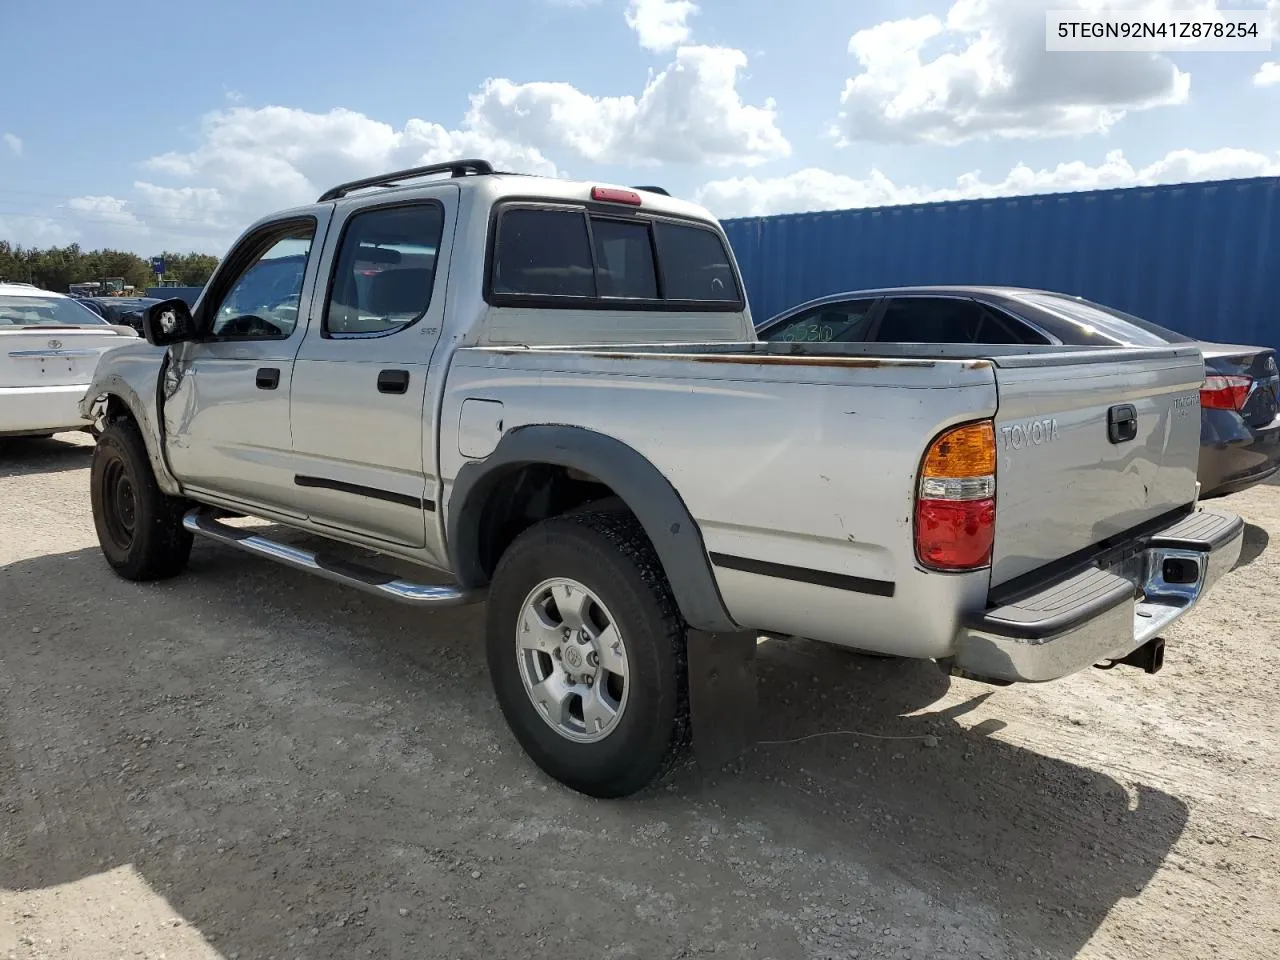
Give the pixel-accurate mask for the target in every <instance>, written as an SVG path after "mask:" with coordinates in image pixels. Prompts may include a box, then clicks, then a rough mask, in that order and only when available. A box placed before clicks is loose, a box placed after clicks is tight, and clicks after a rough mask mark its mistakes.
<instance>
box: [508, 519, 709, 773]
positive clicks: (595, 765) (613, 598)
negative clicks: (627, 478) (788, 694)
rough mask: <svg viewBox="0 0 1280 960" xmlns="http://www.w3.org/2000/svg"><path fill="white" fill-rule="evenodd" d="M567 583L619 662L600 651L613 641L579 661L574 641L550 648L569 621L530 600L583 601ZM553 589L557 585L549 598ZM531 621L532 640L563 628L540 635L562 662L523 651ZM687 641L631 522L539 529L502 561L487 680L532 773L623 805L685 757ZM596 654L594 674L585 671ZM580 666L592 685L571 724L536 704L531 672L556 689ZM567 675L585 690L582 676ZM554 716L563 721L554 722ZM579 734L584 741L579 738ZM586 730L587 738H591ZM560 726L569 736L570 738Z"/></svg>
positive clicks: (551, 524)
mask: <svg viewBox="0 0 1280 960" xmlns="http://www.w3.org/2000/svg"><path fill="white" fill-rule="evenodd" d="M565 581H569V582H572V583H576V584H577V585H579V586H580V587H582V588H584V591H585V592H586V593H588V594H590V595H591V598H592V599H591V601H588V602H587V604H586V605H585V607H584V608H585V609H587V610H588V614H587V615H586V616H585V617H583V618H579V619H580V620H581V619H586V620H589V621H590V627H589V629H590V631H591V632H593V633H599V631H600V630H601V625H602V624H604V623H608V624H609V625H611V627H612V628H614V629H616V631H617V635H619V636H620V638H621V641H622V643H621V648H620V649H621V654H620V655H619V648H615V647H613V646H612V645H609V650H610V651H612V652H611V653H608V652H606V650H605V645H606V644H607V643H608V639H609V636H612V634H610V635H609V636H605V635H604V634H599V636H596V637H594V638H593V639H592V643H594V644H595V646H594V647H593V646H591V645H590V644H589V645H588V646H585V647H583V646H579V647H578V650H579V651H582V650H586V651H587V652H586V653H585V654H582V653H578V654H577V655H575V653H574V652H573V651H572V650H571V649H570V648H571V646H573V645H574V644H576V643H577V642H578V640H577V639H575V640H574V641H573V642H570V641H568V640H564V641H561V640H559V639H556V637H558V636H562V635H563V634H562V632H561V627H563V626H564V624H569V623H571V622H572V620H573V614H572V613H570V614H565V613H562V612H561V611H560V609H559V607H558V606H556V605H554V603H552V604H549V605H546V606H542V605H539V603H537V602H536V599H537V596H543V595H544V594H543V593H539V591H547V590H549V591H551V592H552V593H553V594H555V592H556V591H557V590H560V591H561V594H560V595H564V596H568V597H569V598H570V600H571V602H574V598H578V601H577V602H580V598H581V594H579V593H575V592H574V591H572V590H569V591H568V593H565V592H564V588H565ZM549 582H553V583H554V584H559V586H554V585H553V586H552V587H547V586H546V585H547V584H548V583H549ZM535 595H536V596H535ZM566 609H568V606H566ZM548 611H550V612H548ZM526 614H528V615H529V616H531V617H537V618H540V619H538V620H536V621H534V620H530V621H528V622H530V623H534V630H533V634H534V635H535V636H538V637H540V636H543V635H544V634H542V633H539V630H546V626H545V625H546V624H547V623H551V624H555V623H556V622H557V618H559V623H560V626H553V628H552V630H551V631H550V632H549V633H546V634H545V635H546V636H548V637H550V638H551V639H550V640H548V642H553V643H562V644H563V645H562V647H559V648H557V651H558V652H557V651H550V652H548V651H531V650H530V648H529V647H530V644H533V643H535V641H534V640H530V639H528V638H529V636H530V632H529V631H527V630H523V627H524V624H525V623H526V619H525V618H526ZM685 631H686V627H685V623H684V621H683V619H682V618H681V617H680V613H679V610H678V609H677V607H676V603H675V600H674V598H673V597H672V595H671V588H670V587H669V585H668V584H667V580H666V576H665V574H664V573H663V572H662V566H661V564H660V563H659V562H658V558H657V555H656V554H655V553H654V550H653V547H652V545H651V544H650V543H649V539H648V537H646V536H645V534H644V531H643V530H642V529H641V527H640V525H639V523H637V522H636V520H635V518H634V517H632V516H631V515H630V514H628V513H619V512H603V513H602V512H595V513H580V514H575V515H570V516H562V517H556V518H553V519H550V520H545V521H543V522H541V523H538V524H536V525H534V526H533V527H531V528H529V529H528V530H526V531H525V532H524V533H522V534H521V535H520V536H519V537H517V538H516V540H515V542H514V543H512V544H511V546H510V547H509V548H508V549H507V551H506V552H505V553H504V554H503V556H502V559H501V561H500V562H499V564H498V568H497V571H496V572H495V574H494V577H493V583H492V586H491V588H490V593H489V602H488V622H487V628H486V644H487V653H488V660H489V674H490V677H491V679H492V681H493V687H494V692H495V693H496V695H497V698H498V704H499V706H500V707H501V708H502V713H503V715H504V716H505V717H506V720H507V723H508V725H509V726H510V727H511V731H512V733H514V734H515V737H516V739H517V740H518V741H519V742H520V745H521V746H522V747H523V748H524V750H525V752H526V753H528V755H529V756H530V758H531V759H532V760H533V761H534V763H536V764H537V765H538V766H539V767H541V768H542V769H543V770H544V771H546V772H547V773H548V774H550V775H551V776H552V777H554V778H555V779H557V780H559V781H560V782H561V783H563V784H565V785H566V786H568V787H570V788H572V789H574V790H577V791H579V792H580V793H585V794H587V795H588V796H592V797H601V798H614V797H624V796H628V795H630V794H632V793H635V792H637V791H639V790H641V789H643V788H644V787H645V786H647V785H649V784H650V783H652V782H654V781H655V780H658V779H661V778H662V777H664V776H665V775H666V774H667V773H668V772H669V771H670V770H671V769H672V768H673V767H674V766H675V765H676V763H677V762H678V761H679V760H680V758H681V756H682V755H683V754H684V752H685V750H686V749H687V748H688V746H689V739H690V727H689V690H688V678H687V672H686V671H687V659H686V652H685ZM571 632H572V631H571ZM601 636H603V637H604V641H605V642H604V643H600V642H599V640H600V637H601ZM522 637H523V638H524V639H523V642H522V640H521V638H522ZM575 637H577V634H575ZM596 650H599V651H600V652H601V653H606V656H604V657H601V656H600V654H599V653H596ZM593 654H594V655H595V660H596V667H595V668H593V667H591V666H590V663H591V661H592V656H593ZM584 659H585V661H586V663H587V664H588V666H584V667H582V669H584V670H592V669H594V670H595V674H594V677H593V678H592V680H591V683H590V685H580V686H578V687H575V688H574V689H579V690H582V691H584V694H583V695H582V696H580V697H579V699H578V703H577V713H576V714H575V713H574V708H573V703H572V699H571V697H570V698H566V702H568V703H569V706H568V709H567V713H566V711H565V710H564V709H560V710H556V709H555V708H551V709H548V710H546V711H544V710H543V709H540V708H539V707H538V706H536V705H535V701H534V697H535V695H534V693H533V692H532V690H533V689H535V687H534V686H533V685H532V683H533V681H534V680H536V679H537V676H538V675H539V673H538V671H540V670H542V669H546V668H547V666H548V664H550V665H551V667H550V669H551V670H552V672H555V671H560V672H559V673H557V677H560V678H563V677H564V676H565V672H567V671H569V670H570V669H571V667H570V664H575V665H581V664H582V663H583V661H584ZM614 665H617V666H618V667H620V668H625V669H624V670H623V673H622V674H618V673H611V672H610V668H612V667H614ZM531 674H532V676H531ZM574 676H576V678H577V679H578V680H582V679H583V676H584V675H583V674H576V675H574ZM619 680H621V682H619ZM559 689H563V687H561V688H559ZM571 696H572V695H571ZM588 701H590V705H589V702H588ZM600 703H606V704H613V705H614V706H616V707H617V711H616V715H615V716H614V717H613V718H612V719H611V720H610V721H608V724H607V725H603V721H601V720H600V717H601V716H602V715H604V714H605V713H607V710H602V709H601V708H600V706H599V704H600ZM556 712H558V713H559V714H560V718H562V719H563V722H560V721H559V720H558V719H553V718H552V715H553V713H556ZM588 721H590V724H589V723H588ZM579 723H581V726H582V728H583V729H582V730H578V729H576V728H577V727H578V725H579ZM591 724H593V725H594V729H589V728H588V727H589V726H590V725H591ZM566 727H573V728H574V729H573V730H568V731H567V732H566ZM602 727H603V728H602Z"/></svg>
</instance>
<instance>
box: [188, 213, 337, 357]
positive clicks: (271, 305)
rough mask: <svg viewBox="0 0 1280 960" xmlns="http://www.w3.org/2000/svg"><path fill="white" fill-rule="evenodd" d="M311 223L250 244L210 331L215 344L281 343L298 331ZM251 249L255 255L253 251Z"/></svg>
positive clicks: (308, 253) (312, 228) (302, 224)
mask: <svg viewBox="0 0 1280 960" xmlns="http://www.w3.org/2000/svg"><path fill="white" fill-rule="evenodd" d="M315 229H316V228H315V223H314V221H307V222H305V223H294V224H291V225H289V226H288V227H285V228H283V229H281V230H273V231H268V232H266V233H264V234H263V235H262V236H261V237H260V238H258V239H257V240H256V241H251V247H250V250H249V251H248V253H249V257H248V261H249V262H248V265H247V266H246V267H245V268H244V269H243V270H242V271H241V273H240V275H239V276H238V277H237V278H236V279H235V281H234V282H233V283H232V284H231V287H230V289H228V290H227V292H226V294H224V295H223V297H222V300H221V302H220V303H219V304H218V308H217V310H216V311H214V315H213V322H212V324H211V325H210V328H209V332H210V334H212V336H213V337H214V338H215V339H219V340H285V339H287V338H288V337H289V336H291V335H292V334H293V331H294V330H295V329H297V326H298V309H299V307H300V306H301V299H302V279H303V277H304V276H305V274H306V272H307V258H308V257H309V256H310V255H311V241H312V240H313V239H314V237H315ZM255 248H256V250H255Z"/></svg>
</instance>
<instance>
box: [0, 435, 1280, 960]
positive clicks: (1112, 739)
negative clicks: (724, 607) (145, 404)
mask: <svg viewBox="0 0 1280 960" xmlns="http://www.w3.org/2000/svg"><path fill="white" fill-rule="evenodd" d="M89 449H90V448H89V447H88V445H87V441H86V440H85V439H83V438H80V437H74V436H73V437H69V438H66V437H62V438H58V439H55V440H52V441H42V442H41V441H28V442H24V443H14V444H11V445H10V446H9V447H8V448H7V450H6V452H5V454H4V459H3V460H2V461H0V564H2V565H3V571H2V572H0V640H2V644H0V958H3V957H6V956H7V957H16V958H21V960H35V958H52V957H57V958H77V960H79V958H85V960H105V958H115V957H130V958H133V957H146V958H158V957H168V958H170V960H174V958H184V960H186V958H192V960H205V958H219V957H220V958H224V960H226V958H240V960H249V958H276V960H294V958H319V960H331V958H356V957H380V958H391V960H395V958H405V960H409V958H415V960H416V958H423V957H445V958H448V957H486V958H492V957H514V956H531V955H554V956H556V957H557V958H558V960H573V958H578V957H583V958H593V960H600V958H630V957H634V958H646V960H648V958H665V957H692V956H696V955H700V954H710V953H720V954H723V955H726V956H733V957H762V958H792V957H797V958H801V957H803V958H823V957H841V958H843V957H862V958H875V960H882V958H895V957H904V958H931V960H932V958H948V957H955V958H977V957H987V958H1013V957H1018V958H1021V957H1044V958H1050V957H1090V958H1093V957H1113V958H1121V957H1124V958H1127V957H1151V958H1157V957H1158V958H1161V960H1180V958H1193V957H1194V958H1202V957H1211V956H1212V957H1257V958H1264V957H1275V956H1277V955H1280V879H1278V876H1277V874H1278V871H1277V867H1276V864H1277V862H1278V861H1280V792H1278V789H1277V780H1276V774H1277V769H1278V767H1280V764H1278V762H1277V761H1278V759H1280V705H1278V704H1277V698H1276V693H1275V691H1276V681H1277V679H1278V677H1277V668H1276V665H1275V659H1274V652H1273V651H1274V648H1275V645H1276V640H1277V637H1278V636H1280V591H1278V590H1277V589H1276V576H1277V571H1280V563H1278V562H1277V559H1276V557H1277V553H1276V551H1275V550H1268V549H1266V546H1267V542H1268V538H1269V537H1270V536H1276V535H1280V487H1276V486H1263V487H1259V488H1255V489H1254V490H1251V491H1248V492H1246V493H1244V494H1241V495H1238V496H1236V497H1234V498H1232V499H1231V500H1229V501H1226V505H1227V506H1229V507H1230V508H1231V509H1234V510H1236V511H1238V512H1240V513H1242V514H1243V515H1244V516H1245V517H1246V518H1247V519H1248V520H1249V521H1250V523H1251V525H1250V527H1249V532H1248V541H1247V545H1246V553H1245V557H1244V558H1243V561H1242V565H1241V567H1240V568H1239V569H1237V570H1236V571H1235V572H1234V573H1232V574H1231V575H1230V576H1229V577H1228V578H1227V579H1226V580H1224V581H1223V582H1222V583H1221V584H1220V585H1219V586H1218V588H1217V589H1216V591H1215V592H1214V593H1213V595H1212V596H1211V598H1210V599H1209V600H1208V601H1207V602H1206V603H1205V604H1203V605H1202V606H1201V607H1200V608H1198V609H1197V611H1196V612H1195V613H1194V614H1192V615H1191V616H1190V617H1188V618H1187V619H1186V620H1184V621H1183V622H1182V623H1181V624H1180V625H1179V626H1178V627H1177V628H1176V629H1175V630H1174V631H1172V633H1171V634H1170V635H1169V651H1168V664H1167V666H1166V668H1165V670H1164V672H1163V673H1161V674H1160V675H1159V676H1158V677H1147V676H1145V675H1143V674H1141V673H1139V672H1137V671H1133V670H1116V671H1113V672H1111V673H1103V672H1101V671H1097V670H1090V671H1087V672H1084V673H1081V674H1078V675H1077V676H1074V677H1071V678H1069V679H1067V680H1065V681H1061V682H1058V683H1055V684H1051V685H1048V686H1044V687H1036V688H1030V687H1025V688H1007V689H994V688H990V687H985V686H983V685H980V684H976V683H970V682H968V681H963V680H948V679H947V678H945V677H943V676H941V675H940V673H939V672H938V671H937V670H936V669H935V668H933V667H932V666H931V665H929V664H921V663H898V662H893V661H885V660H876V659H870V658H863V657H859V656H854V655H850V654H846V653H842V652H840V651H835V650H830V649H827V648H824V647H821V646H819V645H816V644H805V643H787V644H783V643H769V644H765V645H763V646H762V647H761V648H760V676H761V680H762V688H761V703H762V711H763V721H762V725H763V730H762V739H764V740H768V741H782V740H795V739H797V738H802V737H807V736H808V735H810V734H815V733H824V732H829V731H842V730H843V731H858V732H859V733H860V734H862V735H851V734H840V735H835V736H823V737H815V738H812V739H808V740H804V741H803V742H799V743H791V744H783V745H760V746H757V747H755V748H754V749H753V750H752V751H750V752H749V753H748V754H747V755H746V756H745V757H744V758H743V760H742V762H741V763H740V764H738V765H737V767H736V768H735V769H733V770H730V771H725V772H722V773H720V774H718V775H716V776H714V777H707V776H703V775H700V774H699V773H698V772H697V771H696V770H691V769H686V770H684V771H682V772H681V773H680V774H679V775H678V777H677V778H676V779H675V781H674V782H673V783H671V784H670V785H668V786H667V787H665V788H663V789H659V790H656V791H653V792H650V793H648V794H645V795H642V796H640V797H637V798H633V799H630V800H627V801H622V802H598V801H591V800H587V799H584V798H582V797H580V796H578V795H576V794H571V793H569V792H568V791H566V790H564V789H562V788H561V787H559V786H558V785H557V784H556V783H554V782H552V781H550V780H548V779H547V778H546V777H544V776H543V775H542V774H541V773H540V772H539V771H538V770H537V769H536V768H534V767H533V766H532V765H531V764H530V763H529V762H528V761H527V760H526V759H525V758H524V756H523V755H522V754H521V753H520V751H519V749H518V748H517V747H516V745H515V742H514V740H513V739H512V738H511V736H510V734H509V733H508V732H507V730H506V727H505V726H504V724H503V722H502V718H501V716H500V714H499V712H498V710H497V707H496V706H495V704H494V702H493V700H492V697H491V695H490V692H489V682H488V677H487V675H486V669H485V666H484V657H483V652H482V645H481V625H482V611H481V610H480V609H478V608H473V609H465V610H456V611H441V612H436V613H419V612H415V611H410V610H405V609H402V608H400V607H397V606H394V605H391V604H387V603H382V602H380V601H377V600H374V599H372V598H365V597H363V596H362V595H360V594H357V593H354V592H351V591H348V590H345V589H341V588H335V587H333V586H331V585H328V584H325V583H323V582H320V581H317V580H314V579H309V578H308V577H307V576H306V575H304V574H301V573H295V572H293V571H289V570H286V569H283V568H279V567H276V566H274V565H271V564H269V563H268V562H266V561H258V560H255V559H252V558H247V557H244V556H243V555H241V554H238V553H235V552H233V551H231V550H229V549H225V548H220V547H216V546H213V545H208V544H201V543H197V545H196V548H195V551H194V553H193V556H192V562H191V567H190V571H189V574H188V575H187V576H185V577H182V578H179V579H177V580H174V581H171V582H168V583H164V584H159V585H145V586H144V585H136V584H130V583H126V582H124V581H121V580H119V579H117V578H116V577H114V576H113V575H112V574H111V573H110V572H109V570H108V568H107V566H106V564H105V563H104V562H103V560H102V559H101V556H100V555H99V552H98V549H97V545H96V540H95V537H94V533H93V524H92V520H91V518H90V512H89V506H88V497H87V491H88V471H87V465H88V461H89ZM1240 610H1244V611H1247V613H1246V614H1244V615H1240V614H1238V613H1237V612H1236V611H1240ZM870 735H876V736H877V737H885V738H899V739H876V738H873V737H872V736H870Z"/></svg>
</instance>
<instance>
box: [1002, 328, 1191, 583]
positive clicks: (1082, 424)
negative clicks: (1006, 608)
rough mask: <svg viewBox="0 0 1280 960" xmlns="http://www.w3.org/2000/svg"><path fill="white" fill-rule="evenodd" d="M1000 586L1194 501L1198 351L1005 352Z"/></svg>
mask: <svg viewBox="0 0 1280 960" xmlns="http://www.w3.org/2000/svg"><path fill="white" fill-rule="evenodd" d="M994 362H995V363H996V366H997V370H996V385H997V390H998V393H999V408H998V411H997V414H996V420H995V429H996V448H997V455H998V460H997V467H996V478H997V479H996V537H995V550H994V554H993V558H992V569H991V583H992V586H998V585H999V584H1002V583H1005V582H1007V581H1009V580H1012V579H1014V578H1016V577H1019V576H1021V575H1023V574H1025V573H1028V572H1030V571H1032V570H1035V569H1037V568H1039V567H1042V566H1044V565H1046V564H1048V563H1051V562H1053V561H1055V560H1058V559H1061V558H1063V557H1066V556H1069V555H1071V554H1073V553H1076V552H1078V551H1081V550H1084V549H1086V548H1088V547H1090V546H1092V545H1094V544H1097V543H1099V542H1100V541H1103V540H1106V539H1107V538H1109V537H1113V536H1115V535H1117V534H1120V533H1123V532H1125V531H1127V530H1130V529H1132V528H1134V527H1137V526H1139V525H1141V524H1143V523H1145V522H1147V521H1149V520H1152V519H1154V518H1156V517H1159V516H1161V515H1163V514H1167V513H1169V512H1170V511H1172V510H1175V509H1176V508H1178V507H1182V506H1185V505H1187V504H1190V503H1192V502H1193V501H1194V500H1195V497H1196V467H1197V464H1198V461H1199V454H1200V393H1199V388H1200V385H1201V383H1202V382H1203V380H1204V361H1203V358H1202V356H1201V354H1200V352H1199V350H1198V349H1196V348H1195V347H1194V346H1192V347H1170V348H1167V349H1165V348H1159V349H1150V350H1147V349H1125V350H1107V351H1089V352H1087V353H1079V354H1076V355H1075V356H1069V355H1067V356H1064V355H1062V354H1056V355H1052V356H1040V357H1037V356H1008V357H1000V358H995V360H994Z"/></svg>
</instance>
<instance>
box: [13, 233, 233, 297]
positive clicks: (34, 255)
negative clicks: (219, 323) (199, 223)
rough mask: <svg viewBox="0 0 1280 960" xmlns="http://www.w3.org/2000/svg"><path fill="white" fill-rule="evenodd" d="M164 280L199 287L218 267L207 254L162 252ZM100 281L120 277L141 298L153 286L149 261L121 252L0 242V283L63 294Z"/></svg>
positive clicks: (75, 245) (154, 276) (213, 258)
mask: <svg viewBox="0 0 1280 960" xmlns="http://www.w3.org/2000/svg"><path fill="white" fill-rule="evenodd" d="M162 256H163V257H164V278H165V280H176V281H177V282H178V284H179V285H180V286H184V287H203V286H204V285H205V282H206V281H207V280H208V279H209V277H210V275H211V274H212V273H213V268H214V267H216V266H217V265H218V258H217V257H215V256H211V255H210V254H207V253H172V252H170V251H167V250H166V251H165V252H164V253H163V254H162ZM104 277H123V278H124V282H125V283H126V284H131V285H132V286H133V287H135V288H136V290H137V292H138V293H139V294H141V293H142V292H143V291H144V290H146V288H147V287H154V286H155V285H156V275H155V274H154V273H152V272H151V262H150V260H144V259H143V258H142V257H140V256H138V255H137V254H136V253H127V252H125V251H123V250H81V249H80V245H79V244H78V243H73V244H71V245H70V246H66V247H49V248H47V249H40V248H37V247H21V246H15V245H13V244H10V243H9V242H8V241H7V240H0V281H3V280H8V281H12V282H26V283H34V284H35V285H36V286H37V287H42V288H43V289H45V290H53V291H55V292H57V293H66V292H67V288H68V287H69V286H70V285H71V284H73V283H87V282H89V281H91V280H101V279H103V278H104Z"/></svg>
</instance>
